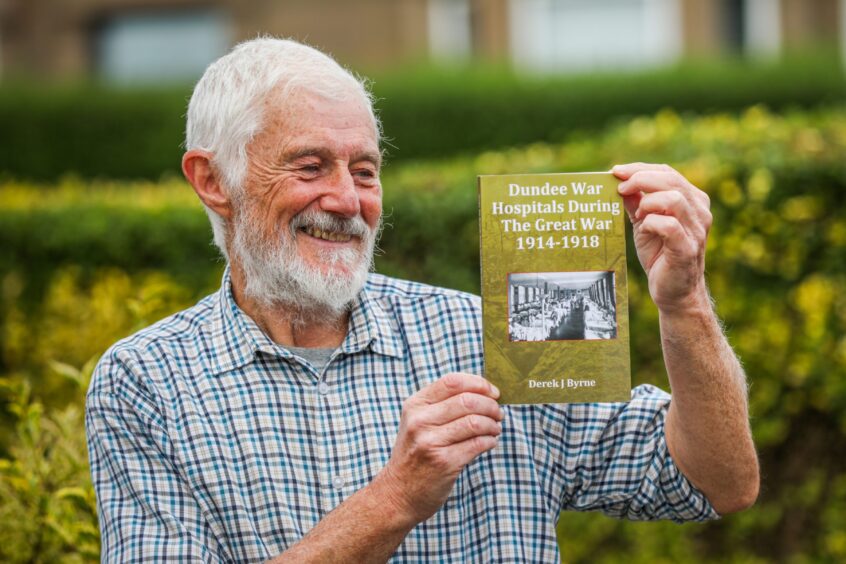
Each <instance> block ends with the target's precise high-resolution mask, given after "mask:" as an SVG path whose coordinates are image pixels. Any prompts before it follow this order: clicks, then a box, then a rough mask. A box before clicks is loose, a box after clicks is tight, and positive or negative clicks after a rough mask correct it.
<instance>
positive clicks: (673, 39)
mask: <svg viewBox="0 0 846 564" xmlns="http://www.w3.org/2000/svg"><path fill="white" fill-rule="evenodd" d="M680 10H681V7H680V0H509V15H510V18H509V19H510V22H511V55H512V59H513V60H514V62H515V63H516V64H517V65H518V66H520V67H528V68H533V69H537V70H548V71H555V70H590V69H596V68H625V67H643V66H651V65H658V64H663V63H668V62H672V61H674V60H676V59H677V58H678V57H679V56H680V54H681V48H682V41H681V32H682V30H681V27H682V21H681V12H680Z"/></svg>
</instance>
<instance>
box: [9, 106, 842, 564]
mask: <svg viewBox="0 0 846 564" xmlns="http://www.w3.org/2000/svg"><path fill="white" fill-rule="evenodd" d="M844 154H846V108H843V107H835V108H830V109H825V110H814V111H810V112H790V113H787V114H785V115H775V114H772V113H769V112H768V111H766V110H764V109H762V108H760V107H753V108H751V109H749V110H747V111H745V112H743V113H742V114H741V115H740V117H733V116H731V115H727V114H719V115H713V116H706V117H699V118H682V117H680V116H679V115H677V114H675V113H673V112H661V113H659V114H657V115H656V116H654V117H648V118H637V119H634V120H632V121H631V122H629V123H627V124H625V125H620V126H618V127H615V128H613V129H610V130H607V131H605V132H603V133H601V134H597V135H588V134H585V135H583V136H582V137H579V138H574V139H572V140H571V141H569V142H567V143H564V144H561V145H548V144H536V145H532V146H529V147H526V148H523V149H513V150H508V151H504V152H484V153H481V154H478V155H476V156H474V157H468V158H462V159H457V160H451V161H446V162H439V163H428V164H423V163H408V164H397V165H394V166H391V167H389V168H388V169H387V170H386V171H385V175H384V178H383V183H384V185H385V191H386V196H385V203H386V210H387V211H388V213H389V218H388V222H389V223H390V224H392V227H390V228H388V229H386V231H385V234H384V236H383V240H382V244H381V246H382V248H383V249H384V254H383V255H382V256H381V257H380V258H379V261H378V266H379V269H380V270H382V271H384V272H388V273H393V274H398V275H402V276H408V277H411V278H414V279H418V280H423V281H426V282H431V283H437V284H444V285H449V286H454V287H459V288H463V289H468V290H476V289H477V288H478V242H477V211H476V187H475V175H476V174H479V173H504V172H533V171H566V170H588V169H593V170H597V169H604V168H607V167H608V166H609V165H610V164H612V163H617V162H626V161H632V160H644V161H658V162H668V163H671V164H673V165H674V166H676V167H677V168H679V169H680V170H681V171H682V172H683V173H684V174H685V175H686V176H687V177H688V178H689V179H690V180H691V181H692V182H694V183H695V184H697V185H698V186H700V187H702V188H703V189H704V190H706V191H707V192H708V193H709V194H710V195H711V196H712V206H713V211H714V215H715V223H714V227H713V230H712V233H711V237H710V243H709V247H708V251H707V254H708V258H707V264H708V278H709V282H710V285H711V288H712V291H713V294H714V296H715V298H716V301H717V306H718V310H719V313H720V315H721V317H722V318H723V319H724V320H725V323H726V327H727V332H728V335H729V338H730V340H731V342H732V343H733V345H734V346H735V348H736V349H737V351H738V352H739V354H740V356H741V357H742V359H743V361H744V365H745V367H746V370H747V372H748V374H749V378H750V382H751V388H750V400H751V409H752V415H753V419H752V424H753V432H754V434H755V439H756V443H757V445H758V447H759V449H760V456H761V462H762V476H763V489H762V495H761V499H760V501H759V503H758V504H757V506H756V507H755V508H753V509H752V510H750V511H747V512H745V513H742V514H740V515H736V516H730V517H727V518H726V519H724V520H722V521H720V522H717V523H712V524H707V525H686V526H684V527H677V526H675V525H673V524H666V523H665V524H638V523H625V522H618V521H613V520H609V519H606V518H603V517H600V516H596V515H589V514H564V515H562V517H561V521H560V523H559V534H560V536H561V546H562V551H563V555H564V558H565V560H566V561H572V562H615V561H619V560H620V559H622V558H626V559H627V560H629V561H634V562H656V561H684V562H704V561H774V560H775V561H782V560H790V561H797V562H804V561H831V562H834V561H843V560H844V559H846V459H844V457H843V455H842V454H843V453H844V452H846V337H844V335H846V295H844V293H843V292H842V288H844V287H846V159H844V158H843V155H844ZM204 221H205V220H204V218H203V215H202V212H201V211H200V208H199V206H198V205H197V204H196V203H195V202H194V201H193V195H192V194H191V192H190V190H189V189H188V188H187V187H186V186H185V185H184V184H181V183H177V182H171V183H163V184H143V183H141V184H128V185H112V184H102V183H101V184H97V183H95V184H92V185H88V184H83V183H80V182H78V181H70V180H69V181H67V182H65V183H64V184H62V185H60V186H50V187H44V186H28V185H15V184H6V185H3V186H2V187H0V245H2V248H3V249H4V251H5V252H6V253H7V254H6V255H2V256H4V259H3V260H4V261H5V262H3V263H2V267H0V314H2V319H0V321H2V327H0V329H2V333H1V334H2V355H3V356H2V366H1V367H0V373H1V374H2V375H3V378H2V379H0V382H6V385H7V387H8V388H9V390H10V392H9V394H8V397H9V398H11V399H10V400H9V401H10V402H12V403H10V404H9V406H7V414H6V417H7V419H8V420H9V421H14V422H15V423H16V427H14V429H11V428H9V427H8V426H7V427H6V428H5V431H6V432H5V436H0V441H2V444H0V447H2V449H1V450H0V456H5V460H0V507H2V508H3V510H2V516H3V519H2V520H0V522H2V524H0V540H2V539H15V538H27V539H37V540H32V541H27V542H18V543H12V542H11V541H9V542H8V543H7V542H2V543H0V560H10V561H18V560H35V559H38V557H39V556H40V557H41V558H47V559H50V558H53V557H54V555H55V554H74V555H75V556H76V557H79V558H81V559H86V558H90V553H91V547H90V543H91V539H90V535H91V528H90V527H89V526H87V525H90V524H91V523H92V522H93V521H92V520H93V515H92V512H91V509H90V499H91V498H90V491H91V489H90V483H89V482H88V481H87V478H86V476H85V473H84V468H80V464H84V462H80V461H84V456H82V455H81V453H80V452H79V449H80V448H81V447H80V445H79V441H78V440H77V439H78V437H74V435H73V433H69V432H68V431H67V429H68V426H70V428H71V429H72V428H73V417H77V418H78V412H74V411H73V408H74V402H75V401H79V397H80V393H81V390H82V389H84V380H85V375H86V374H87V373H88V371H89V370H90V363H88V361H89V360H90V359H92V358H96V356H97V355H98V354H100V353H101V352H102V350H103V349H104V348H105V347H106V346H108V344H109V343H110V342H112V341H113V340H115V339H116V338H118V337H119V336H121V335H125V334H127V333H129V332H131V331H133V330H135V329H137V328H138V327H140V326H143V325H144V324H146V323H149V322H151V321H152V320H155V319H157V318H158V317H161V316H162V315H165V314H166V313H168V312H170V311H174V310H175V309H178V308H181V307H184V306H185V305H187V304H190V303H191V302H192V300H193V299H194V298H195V297H196V296H197V295H198V294H199V293H201V292H203V291H209V290H211V289H212V288H213V287H214V285H215V279H216V276H217V275H218V273H219V269H220V265H219V263H216V262H214V260H213V256H214V255H213V253H211V252H210V250H209V248H208V239H209V232H208V227H207V226H206V225H205V223H204ZM88 223H92V224H98V225H100V226H99V227H98V226H97V225H94V226H93V227H92V226H91V225H86V224H88ZM103 225H106V227H102V226H103ZM145 225H146V228H145V227H144V226H145ZM59 233H61V234H62V235H61V237H59V236H54V234H59ZM65 237H66V238H67V239H68V242H67V243H66V244H64V246H63V244H62V239H63V238H65ZM13 241H14V242H15V243H14V244H12V242H13ZM80 248H84V249H85V251H84V252H81V251H80V250H79V249H80ZM138 249H143V250H144V252H143V253H138V252H136V251H138ZM35 257H40V258H38V259H37V260H36V258H35ZM44 257H48V258H44ZM197 257H203V258H201V259H198V258H197ZM193 260H196V261H197V262H196V263H194V264H191V265H190V266H187V265H186V261H193ZM38 261H41V264H36V263H37V262H38ZM44 261H48V262H47V263H45V262H44ZM114 264H119V265H120V268H114V267H113V266H111V265H114ZM629 267H630V270H629V272H630V311H631V335H632V355H633V356H632V367H633V375H634V380H635V382H636V383H640V382H654V383H657V384H659V385H662V386H666V377H665V374H664V370H663V366H662V362H661V355H660V349H659V339H658V334H657V311H656V309H655V307H654V306H653V305H652V303H651V301H650V300H649V298H648V293H647V288H646V283H645V279H644V276H643V273H642V270H641V268H640V267H639V265H637V264H636V260H635V258H634V255H633V254H631V255H630V264H629ZM38 277H42V281H41V282H39V283H37V284H36V283H35V282H34V281H35V280H36V279H37V278H38ZM36 286H37V287H39V288H40V290H39V292H38V293H39V295H38V296H32V299H31V300H30V301H29V304H28V305H27V304H26V303H25V301H24V300H22V299H21V297H22V296H23V295H25V294H26V293H27V292H28V291H30V288H31V287H36ZM86 363H87V364H86ZM22 382H29V383H30V385H31V387H32V391H33V394H34V396H33V397H34V398H35V400H37V401H36V402H35V403H33V400H28V399H26V394H25V393H24V392H21V391H20V385H21V383H22ZM80 383H82V384H80ZM14 390H18V391H17V392H14V393H13V391H14ZM21 398H24V399H21ZM68 398H76V399H75V400H73V401H72V402H71V403H70V404H69V405H68V401H69V399H68ZM42 404H43V405H44V406H46V407H44V411H43V413H42V412H41V411H39V410H40V409H41V408H40V407H38V406H40V405H42ZM65 405H68V407H64V406H65ZM33 406H36V407H38V408H37V409H36V408H35V407H33ZM33 409H34V410H35V411H34V412H33ZM68 410H70V411H68ZM39 421H40V423H39ZM76 421H78V419H77V420H76ZM77 425H78V423H77ZM38 430H40V434H39V433H36V431H38ZM63 453H64V454H63ZM24 477H28V478H27V479H24ZM39 508H41V509H39ZM50 523H52V524H54V525H57V527H58V528H57V527H53V526H52V525H50ZM33 524H43V525H44V526H34V525H33ZM22 547H23V548H22ZM27 547H28V548H27ZM33 547H38V548H39V550H40V551H41V552H40V553H39V554H33V552H34V551H35V548H33ZM13 551H16V552H13ZM86 555H87V556H86Z"/></svg>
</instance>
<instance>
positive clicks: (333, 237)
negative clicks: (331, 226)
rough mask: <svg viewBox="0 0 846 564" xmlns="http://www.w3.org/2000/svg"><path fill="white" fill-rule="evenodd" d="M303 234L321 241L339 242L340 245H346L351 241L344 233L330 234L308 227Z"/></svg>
mask: <svg viewBox="0 0 846 564" xmlns="http://www.w3.org/2000/svg"><path fill="white" fill-rule="evenodd" d="M305 232H306V233H308V234H309V235H311V236H312V237H316V238H318V239H323V240H324V241H340V242H342V243H346V242H347V241H349V240H350V239H352V237H351V236H349V235H346V234H344V233H332V232H329V231H322V230H320V229H318V228H316V227H308V228H306V230H305Z"/></svg>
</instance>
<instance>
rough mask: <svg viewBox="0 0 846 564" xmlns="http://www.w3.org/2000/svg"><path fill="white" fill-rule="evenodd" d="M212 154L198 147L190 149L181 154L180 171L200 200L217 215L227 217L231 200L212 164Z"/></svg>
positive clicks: (229, 212) (230, 210) (230, 212)
mask: <svg viewBox="0 0 846 564" xmlns="http://www.w3.org/2000/svg"><path fill="white" fill-rule="evenodd" d="M211 159H212V154H211V153H209V152H208V151H202V150H200V149H191V150H190V151H188V152H187V153H185V154H184V155H182V173H183V174H184V175H185V178H186V179H188V182H190V183H191V186H193V187H194V192H196V193H197V196H199V198H200V200H202V202H203V203H204V204H205V205H206V206H207V207H208V208H210V209H211V210H212V211H214V212H215V213H216V214H217V215H219V216H220V217H222V218H224V219H229V217H230V216H231V215H232V202H231V201H230V200H229V196H228V195H227V194H226V191H225V190H224V189H223V183H222V182H221V179H220V178H219V176H218V173H217V170H215V167H214V166H212V162H211Z"/></svg>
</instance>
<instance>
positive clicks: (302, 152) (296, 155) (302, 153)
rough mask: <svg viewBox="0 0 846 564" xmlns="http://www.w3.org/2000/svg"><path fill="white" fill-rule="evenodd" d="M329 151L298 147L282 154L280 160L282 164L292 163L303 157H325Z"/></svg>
mask: <svg viewBox="0 0 846 564" xmlns="http://www.w3.org/2000/svg"><path fill="white" fill-rule="evenodd" d="M328 154H329V151H327V150H326V149H321V148H319V147H300V148H298V149H293V150H290V151H285V152H284V153H282V160H283V161H284V162H293V161H296V160H297V159H302V158H304V157H326V156H327V155H328Z"/></svg>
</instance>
